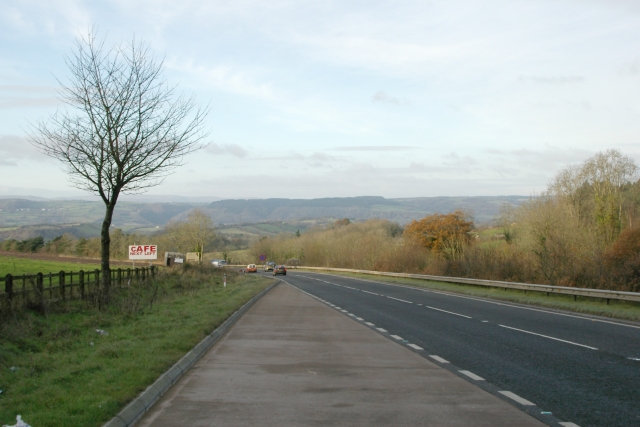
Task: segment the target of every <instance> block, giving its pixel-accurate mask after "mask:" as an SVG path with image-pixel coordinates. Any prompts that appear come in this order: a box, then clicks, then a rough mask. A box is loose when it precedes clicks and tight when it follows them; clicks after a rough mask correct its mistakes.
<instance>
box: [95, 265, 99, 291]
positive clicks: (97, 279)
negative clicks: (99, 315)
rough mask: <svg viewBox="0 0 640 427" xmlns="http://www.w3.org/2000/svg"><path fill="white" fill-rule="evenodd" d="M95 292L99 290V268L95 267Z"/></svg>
mask: <svg viewBox="0 0 640 427" xmlns="http://www.w3.org/2000/svg"><path fill="white" fill-rule="evenodd" d="M95 273H96V292H98V291H99V290H100V270H98V269H97V268H96V271H95Z"/></svg>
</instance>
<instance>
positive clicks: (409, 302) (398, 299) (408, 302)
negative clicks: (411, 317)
mask: <svg viewBox="0 0 640 427" xmlns="http://www.w3.org/2000/svg"><path fill="white" fill-rule="evenodd" d="M387 298H389V299H394V300H396V301H401V302H406V303H407V304H413V303H412V302H411V301H405V300H403V299H400V298H394V297H390V296H387Z"/></svg>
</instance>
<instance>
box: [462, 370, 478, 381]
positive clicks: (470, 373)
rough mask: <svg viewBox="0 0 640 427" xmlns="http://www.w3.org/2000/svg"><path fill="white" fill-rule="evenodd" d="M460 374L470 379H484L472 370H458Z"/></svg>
mask: <svg viewBox="0 0 640 427" xmlns="http://www.w3.org/2000/svg"><path fill="white" fill-rule="evenodd" d="M458 372H460V373H461V374H464V375H466V376H468V377H469V378H471V379H472V380H476V381H484V378H482V377H481V376H479V375H476V374H474V373H473V372H470V371H458Z"/></svg>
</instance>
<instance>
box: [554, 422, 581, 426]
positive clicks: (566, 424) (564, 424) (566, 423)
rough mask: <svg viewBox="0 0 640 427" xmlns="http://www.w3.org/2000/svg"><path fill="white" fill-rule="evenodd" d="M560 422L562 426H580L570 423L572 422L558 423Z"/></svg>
mask: <svg viewBox="0 0 640 427" xmlns="http://www.w3.org/2000/svg"><path fill="white" fill-rule="evenodd" d="M558 424H560V425H561V426H562V427H580V426H579V425H578V424H575V423H570V422H564V423H558Z"/></svg>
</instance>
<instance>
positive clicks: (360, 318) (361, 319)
mask: <svg viewBox="0 0 640 427" xmlns="http://www.w3.org/2000/svg"><path fill="white" fill-rule="evenodd" d="M356 319H358V320H359V321H361V322H362V321H363V320H364V319H363V318H362V317H356Z"/></svg>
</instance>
